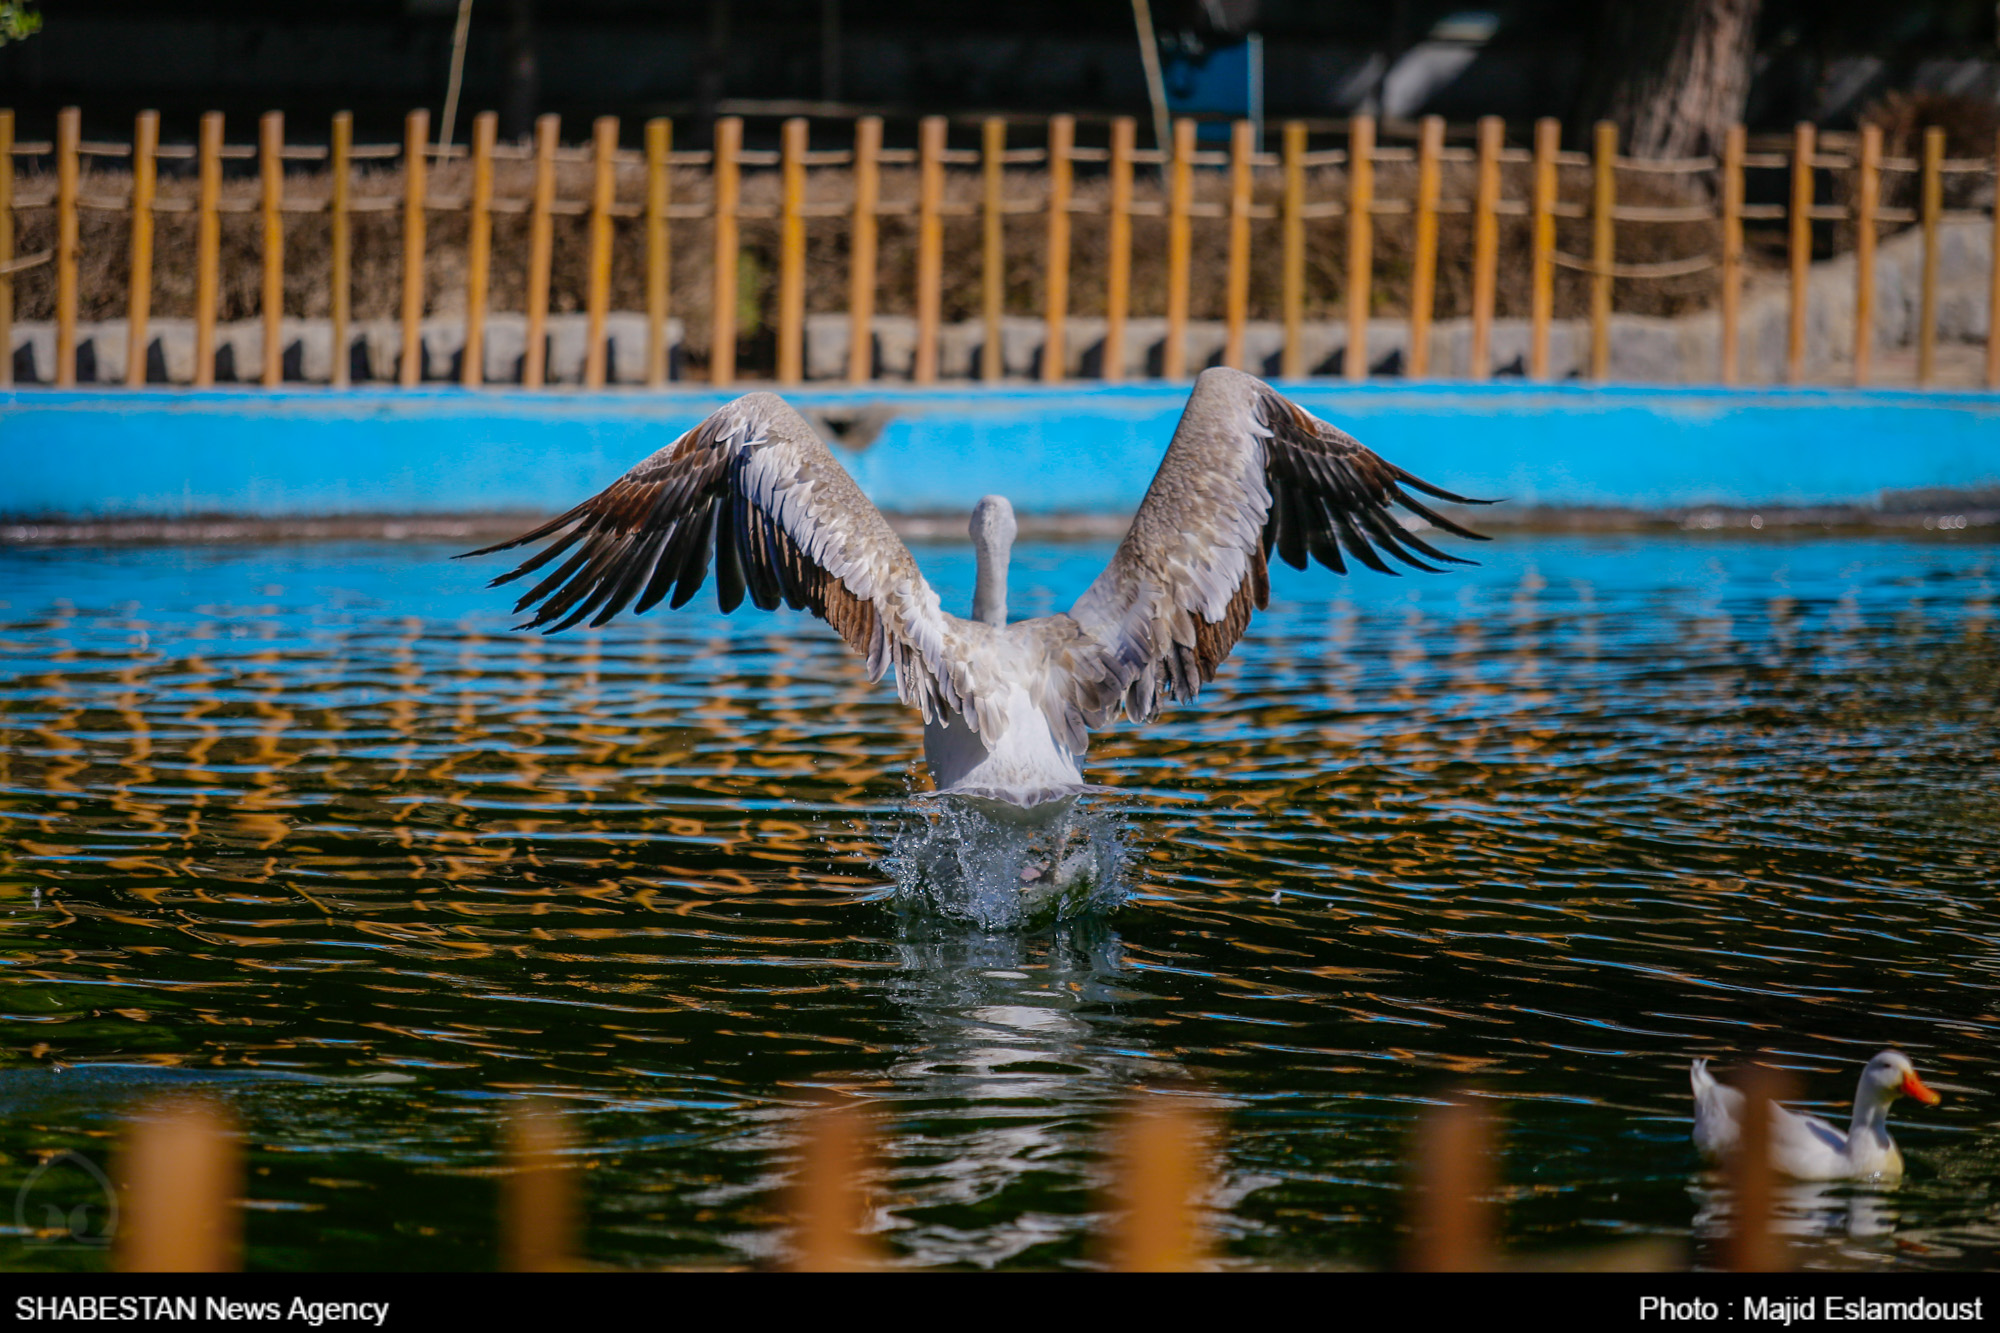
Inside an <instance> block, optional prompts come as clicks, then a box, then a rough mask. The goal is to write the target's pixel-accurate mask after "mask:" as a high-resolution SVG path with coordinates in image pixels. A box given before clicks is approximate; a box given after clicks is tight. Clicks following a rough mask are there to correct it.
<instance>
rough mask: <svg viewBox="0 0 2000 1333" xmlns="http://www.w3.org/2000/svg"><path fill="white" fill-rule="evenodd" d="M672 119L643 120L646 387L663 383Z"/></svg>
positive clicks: (669, 275) (668, 292)
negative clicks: (644, 153)
mask: <svg viewBox="0 0 2000 1333" xmlns="http://www.w3.org/2000/svg"><path fill="white" fill-rule="evenodd" d="M673 150H674V122H673V121H671V120H669V119H667V118H666V117H665V116H655V117H653V118H652V119H651V120H649V121H647V122H646V386H647V387H648V388H652V389H657V388H660V387H661V386H663V385H665V384H666V382H667V369H668V367H667V309H668V304H669V302H670V300H671V299H672V296H671V292H672V288H671V280H672V276H673V264H672V260H673V251H672V250H671V249H669V248H668V247H669V246H670V245H671V244H672V238H671V236H670V234H669V233H668V231H667V206H668V203H669V200H670V198H671V191H672V180H673V177H672V174H671V173H670V171H669V170H668V167H669V165H670V157H669V155H670V154H671V153H672V152H673Z"/></svg>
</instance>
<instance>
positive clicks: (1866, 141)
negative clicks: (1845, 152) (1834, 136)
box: [1854, 125, 1882, 384]
mask: <svg viewBox="0 0 2000 1333" xmlns="http://www.w3.org/2000/svg"><path fill="white" fill-rule="evenodd" d="M1854 175H1855V181H1854V186H1855V189H1854V382H1855V383H1856V384H1866V383H1867V382H1868V374H1869V371H1870V370H1871V369H1872V363H1873V362H1874V359H1875V211H1876V204H1877V200H1878V195H1879V193H1880V190H1881V184H1882V127H1881V126H1880V125H1863V126H1862V127H1861V151H1860V153H1859V154H1858V155H1857V157H1856V160H1855V163H1854Z"/></svg>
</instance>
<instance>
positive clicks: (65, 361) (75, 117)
mask: <svg viewBox="0 0 2000 1333" xmlns="http://www.w3.org/2000/svg"><path fill="white" fill-rule="evenodd" d="M82 141H83V113H82V112H81V111H79V110H78V109H77V108H75V107H73V106H66V107H64V108H63V109H62V110H61V111H59V112H57V113H56V373H55V382H56V387H57V388H59V389H61V388H68V387H70V386H71V385H74V384H75V383H76V251H77V240H78V237H77V218H76V178H77V146H78V145H79V144H80V143H82Z"/></svg>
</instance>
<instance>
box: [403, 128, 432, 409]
mask: <svg viewBox="0 0 2000 1333" xmlns="http://www.w3.org/2000/svg"><path fill="white" fill-rule="evenodd" d="M430 137H431V113H430V112H428V111H424V110H421V109H420V110H416V111H412V112H411V113H410V114H409V116H408V117H407V118H405V119H404V121H403V357H402V360H401V362H400V363H399V364H398V365H397V368H396V380H397V382H398V383H400V384H401V385H402V386H403V387H404V388H406V389H407V388H411V387H413V386H414V385H417V384H420V383H422V381H423V378H424V193H425V191H426V189H427V188H428V184H427V180H426V176H427V173H426V171H425V168H424V153H425V152H426V151H427V150H426V146H427V145H428V144H429V143H430Z"/></svg>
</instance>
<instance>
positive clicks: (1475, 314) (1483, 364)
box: [1468, 116, 1507, 380]
mask: <svg viewBox="0 0 2000 1333" xmlns="http://www.w3.org/2000/svg"><path fill="white" fill-rule="evenodd" d="M1506 138H1507V124H1506V122H1505V121H1503V120H1501V119H1500V117H1498V116H1484V117H1481V118H1480V121H1479V165H1478V183H1477V185H1476V186H1475V187H1474V190H1473V200H1472V364H1471V366H1470V367H1468V370H1469V372H1470V374H1471V377H1472V378H1473V379H1475V380H1483V379H1487V378H1489V377H1490V376H1491V375H1492V373H1493V294H1494V288H1495V287H1497V286H1498V285H1499V273H1500V219H1499V216H1498V215H1497V214H1496V212H1495V211H1494V210H1495V209H1497V208H1498V207H1499V206H1500V150H1501V148H1502V147H1503V146H1505V142H1506Z"/></svg>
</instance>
